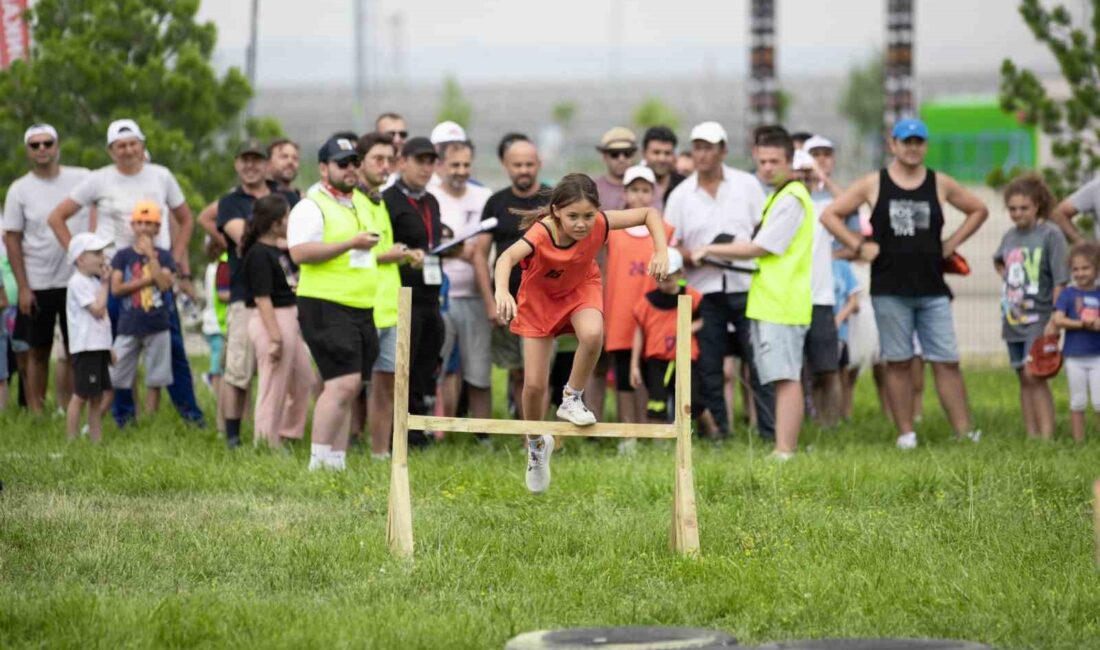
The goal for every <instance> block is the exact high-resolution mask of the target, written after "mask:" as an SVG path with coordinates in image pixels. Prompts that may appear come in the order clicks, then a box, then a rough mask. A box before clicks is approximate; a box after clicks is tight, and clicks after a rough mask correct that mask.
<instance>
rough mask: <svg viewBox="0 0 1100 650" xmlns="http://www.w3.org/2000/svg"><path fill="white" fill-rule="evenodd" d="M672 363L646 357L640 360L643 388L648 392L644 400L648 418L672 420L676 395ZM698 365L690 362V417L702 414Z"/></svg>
mask: <svg viewBox="0 0 1100 650" xmlns="http://www.w3.org/2000/svg"><path fill="white" fill-rule="evenodd" d="M673 367H674V365H673V364H672V362H671V361H662V360H661V359H646V360H645V361H643V362H642V377H643V378H644V379H645V389H646V392H647V393H649V401H647V402H646V417H648V418H649V419H650V420H663V421H665V422H672V421H673V420H674V419H675V418H674V417H673V415H674V412H673V409H674V408H675V401H674V400H673V398H674V397H675V396H676V373H675V372H674V371H673V370H671V369H670V368H673ZM698 368H699V366H698V364H695V363H693V364H691V417H693V418H697V417H699V416H700V415H702V414H703V410H704V406H703V397H702V393H701V392H700V389H701V388H702V385H701V383H700V381H699V370H698Z"/></svg>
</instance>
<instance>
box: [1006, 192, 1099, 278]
mask: <svg viewBox="0 0 1100 650" xmlns="http://www.w3.org/2000/svg"><path fill="white" fill-rule="evenodd" d="M1006 196H1007V195H1006ZM1076 257H1083V258H1085V259H1086V260H1088V261H1089V263H1090V264H1092V268H1094V269H1097V270H1100V243H1098V242H1094V241H1086V242H1081V243H1080V244H1077V245H1075V246H1074V247H1073V248H1071V249H1069V256H1068V257H1066V263H1067V264H1069V265H1070V266H1073V260H1074V258H1076Z"/></svg>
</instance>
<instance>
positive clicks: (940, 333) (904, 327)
mask: <svg viewBox="0 0 1100 650" xmlns="http://www.w3.org/2000/svg"><path fill="white" fill-rule="evenodd" d="M871 305H872V306H874V308H875V324H876V325H878V340H879V346H880V348H881V357H882V360H883V361H886V362H900V361H908V360H910V359H912V358H913V357H914V356H915V354H916V350H915V349H914V347H913V333H914V332H916V334H917V339H918V340H919V341H920V347H921V352H922V354H921V356H922V357H923V358H924V360H925V361H931V362H933V363H957V362H958V361H959V346H958V343H957V342H956V340H955V321H954V319H953V318H952V316H951V298H950V297H949V296H884V295H879V296H871Z"/></svg>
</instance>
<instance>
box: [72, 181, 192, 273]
mask: <svg viewBox="0 0 1100 650" xmlns="http://www.w3.org/2000/svg"><path fill="white" fill-rule="evenodd" d="M69 198H71V199H72V200H74V201H76V202H77V203H79V204H80V205H92V204H94V205H95V206H96V233H98V234H100V235H106V236H107V237H110V238H111V240H112V241H113V242H114V243H115V245H114V248H115V250H118V249H121V248H126V247H127V246H130V245H132V244H133V243H134V230H133V228H131V227H130V215H131V213H132V212H133V210H134V206H135V205H136V204H137V202H138V201H154V202H156V203H157V204H159V205H160V212H161V215H160V233H158V234H157V238H156V241H155V242H153V243H154V244H156V246H157V248H163V249H164V250H171V249H172V236H171V233H170V232H169V231H170V230H171V229H170V228H169V224H170V223H171V218H170V216H169V211H170V210H172V209H173V208H178V207H179V206H181V205H183V191H182V190H180V185H179V183H178V182H176V177H175V176H173V175H172V172H170V171H168V168H167V167H163V166H161V165H155V164H153V163H145V164H144V165H143V166H142V168H141V171H139V172H138V173H136V174H133V175H127V174H123V173H122V172H120V171H118V168H117V167H115V166H114V165H110V166H108V167H101V168H99V169H97V170H95V171H94V172H92V173H90V174H89V175H88V177H87V178H85V179H84V181H83V182H82V183H80V184H79V185H77V186H76V187H75V188H74V189H73V191H72V193H70V194H69ZM111 252H112V253H113V252H114V251H111Z"/></svg>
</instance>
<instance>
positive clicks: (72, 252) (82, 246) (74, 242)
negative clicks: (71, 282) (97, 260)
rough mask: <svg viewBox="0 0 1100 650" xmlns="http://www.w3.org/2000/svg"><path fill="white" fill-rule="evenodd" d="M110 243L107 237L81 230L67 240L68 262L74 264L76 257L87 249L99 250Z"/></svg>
mask: <svg viewBox="0 0 1100 650" xmlns="http://www.w3.org/2000/svg"><path fill="white" fill-rule="evenodd" d="M110 245H111V240H110V239H109V238H107V237H104V236H101V235H97V234H95V233H94V232H82V233H80V234H79V235H73V238H72V239H70V240H69V262H70V263H72V264H76V260H77V258H79V257H80V256H81V255H82V254H84V253H86V252H88V251H101V250H103V249H104V248H107V247H108V246H110Z"/></svg>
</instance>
